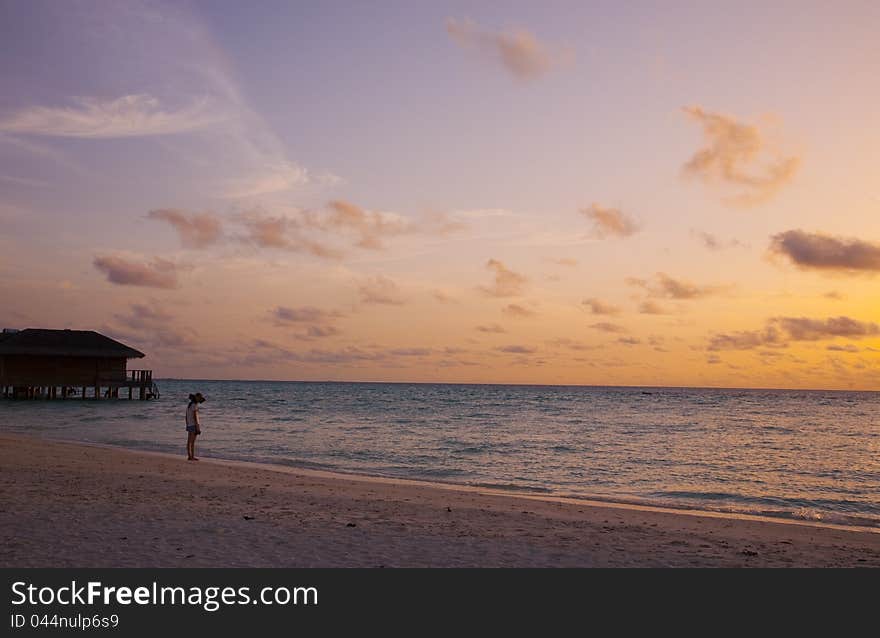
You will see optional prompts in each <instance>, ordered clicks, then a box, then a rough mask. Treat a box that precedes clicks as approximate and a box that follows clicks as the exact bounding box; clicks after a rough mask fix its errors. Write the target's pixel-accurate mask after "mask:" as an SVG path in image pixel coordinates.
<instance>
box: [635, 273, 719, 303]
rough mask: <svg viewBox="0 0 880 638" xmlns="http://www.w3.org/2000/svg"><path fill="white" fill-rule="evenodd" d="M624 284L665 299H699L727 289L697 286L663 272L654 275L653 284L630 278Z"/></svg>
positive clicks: (713, 286)
mask: <svg viewBox="0 0 880 638" xmlns="http://www.w3.org/2000/svg"><path fill="white" fill-rule="evenodd" d="M626 283H627V284H629V285H630V286H636V287H639V288H642V289H644V290H645V291H646V292H647V293H648V295H649V296H651V297H661V298H667V299H700V298H702V297H708V296H710V295H714V294H717V293H719V292H722V291H723V290H725V289H726V288H728V287H726V286H715V285H698V284H694V283H691V282H689V281H686V280H684V279H675V278H674V277H670V276H669V275H667V274H666V273H663V272H658V273H657V274H656V275H654V281H653V282H651V281H647V280H645V279H638V278H635V277H630V278H628V279H627V280H626Z"/></svg>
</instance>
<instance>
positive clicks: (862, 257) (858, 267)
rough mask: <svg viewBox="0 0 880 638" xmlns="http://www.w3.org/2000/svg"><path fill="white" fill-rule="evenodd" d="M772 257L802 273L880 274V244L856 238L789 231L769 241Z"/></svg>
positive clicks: (774, 236)
mask: <svg viewBox="0 0 880 638" xmlns="http://www.w3.org/2000/svg"><path fill="white" fill-rule="evenodd" d="M770 253H771V254H773V255H780V256H782V257H786V258H788V259H789V260H791V263H793V264H794V265H795V266H796V267H798V268H800V269H801V270H823V271H826V272H838V273H848V274H857V273H874V272H878V271H880V244H878V243H873V242H868V241H864V240H861V239H855V238H852V239H848V238H843V237H833V236H831V235H825V234H823V233H808V232H806V231H803V230H789V231H786V232H784V233H778V234H776V235H773V236H772V237H771V238H770Z"/></svg>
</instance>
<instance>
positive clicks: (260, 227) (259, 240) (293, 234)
mask: <svg viewBox="0 0 880 638" xmlns="http://www.w3.org/2000/svg"><path fill="white" fill-rule="evenodd" d="M241 220H242V222H243V223H244V226H245V229H246V231H247V237H246V241H248V242H250V243H251V244H252V245H254V246H257V247H259V248H277V249H282V250H289V251H292V252H301V253H308V254H311V255H315V256H316V257H323V258H327V259H338V258H339V257H341V256H342V253H341V252H340V251H339V250H336V249H335V248H333V247H331V246H327V245H326V244H323V243H321V242H318V241H315V240H314V239H310V238H308V237H304V236H303V235H302V233H301V232H300V230H299V229H300V226H301V224H300V222H299V221H298V220H297V219H294V218H291V217H286V216H278V217H272V216H268V215H265V214H263V213H262V212H258V211H251V212H248V213H245V214H244V215H243V216H242V217H241Z"/></svg>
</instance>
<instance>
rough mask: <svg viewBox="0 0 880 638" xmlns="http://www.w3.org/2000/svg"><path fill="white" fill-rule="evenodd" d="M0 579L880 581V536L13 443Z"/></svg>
mask: <svg viewBox="0 0 880 638" xmlns="http://www.w3.org/2000/svg"><path fill="white" fill-rule="evenodd" d="M0 493H2V499H0V566H2V567H183V566H190V567H465V566H478V567H593V566H595V567H666V566H672V567H695V566H696V567H749V566H755V567H757V566H760V567H783V566H785V567H832V566H834V567H838V566H842V567H862V566H865V567H868V566H871V567H880V533H878V532H877V531H870V530H864V529H861V530H860V529H844V528H835V527H830V526H822V525H817V524H812V523H807V522H797V521H791V522H788V521H776V520H764V519H750V518H743V517H735V516H729V515H716V514H710V513H698V512H690V511H688V512H684V511H673V510H661V509H656V508H644V507H638V506H632V505H616V504H607V503H597V502H591V501H575V500H565V499H562V500H554V499H548V498H545V497H532V496H527V495H515V494H507V493H500V492H496V491H492V490H485V489H478V488H468V487H459V486H447V485H436V484H429V483H419V482H415V481H401V480H391V479H379V478H371V477H360V476H350V475H342V474H333V473H329V472H318V471H310V470H299V469H291V468H287V467H276V466H268V465H266V466H263V465H255V464H246V463H236V462H229V461H219V460H211V459H202V460H201V461H199V462H187V461H186V460H185V459H184V456H183V454H182V453H181V455H180V456H179V457H177V456H173V455H167V454H156V453H148V452H135V451H129V450H122V449H115V448H102V447H96V446H88V445H79V444H71V443H60V442H53V441H47V440H41V439H38V438H30V437H22V436H13V435H8V434H4V435H2V436H0Z"/></svg>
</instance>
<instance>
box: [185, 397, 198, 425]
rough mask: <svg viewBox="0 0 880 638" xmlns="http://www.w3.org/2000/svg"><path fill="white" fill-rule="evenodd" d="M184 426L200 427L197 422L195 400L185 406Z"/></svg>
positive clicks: (196, 404)
mask: <svg viewBox="0 0 880 638" xmlns="http://www.w3.org/2000/svg"><path fill="white" fill-rule="evenodd" d="M186 427H188V428H189V427H196V428H198V427H201V424H200V423H199V404H198V403H196V402H195V401H192V402H190V404H189V405H188V406H186Z"/></svg>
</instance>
